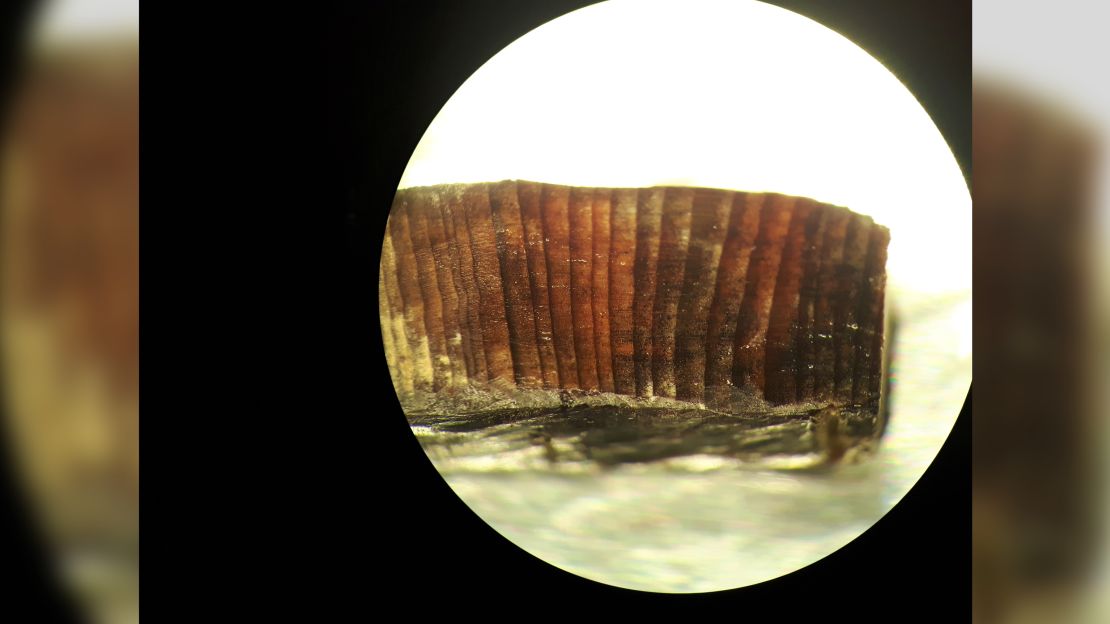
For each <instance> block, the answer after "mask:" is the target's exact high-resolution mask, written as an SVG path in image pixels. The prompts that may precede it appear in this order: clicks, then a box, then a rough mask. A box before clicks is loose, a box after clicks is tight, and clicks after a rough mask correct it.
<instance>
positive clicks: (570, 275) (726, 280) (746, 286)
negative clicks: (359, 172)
mask: <svg viewBox="0 0 1110 624" xmlns="http://www.w3.org/2000/svg"><path fill="white" fill-rule="evenodd" d="M387 229H388V235H387V240H386V242H385V243H386V244H385V245H384V248H383V253H382V261H381V276H380V279H379V286H378V289H379V297H380V298H381V300H380V303H379V313H380V315H381V324H382V331H383V342H384V343H385V344H386V347H387V351H388V353H387V363H388V365H389V370H390V374H391V375H393V376H394V378H395V379H394V381H395V388H396V389H397V392H398V394H399V395H407V394H413V393H420V392H431V393H436V392H445V391H449V390H450V389H451V388H460V387H477V388H481V387H484V384H488V383H490V382H496V384H500V385H501V386H502V387H504V386H505V384H508V385H509V386H515V387H517V388H522V389H528V388H533V389H539V388H547V389H557V390H567V391H578V392H587V393H597V392H605V393H615V394H623V395H627V396H635V397H643V398H651V397H659V398H668V399H678V400H683V401H689V402H693V403H699V404H704V405H707V406H709V407H713V408H721V409H731V408H734V407H736V406H739V405H741V404H745V405H754V404H755V403H752V402H751V400H750V399H759V400H763V401H766V402H767V403H769V404H772V405H785V404H793V403H813V404H823V405H841V406H858V407H864V408H867V409H872V410H874V409H877V406H878V399H879V393H880V391H881V388H882V383H881V382H882V370H881V365H882V354H883V322H884V318H883V313H884V309H885V308H884V298H885V286H886V252H887V246H888V245H889V241H890V233H889V231H888V230H887V229H886V228H884V227H882V226H880V225H877V224H875V223H874V222H873V221H872V219H871V218H870V217H866V216H862V215H858V214H855V213H852V212H851V211H850V210H848V209H846V208H842V207H837V206H831V205H828V204H823V203H820V202H817V201H815V200H812V199H808V198H798V197H791V196H786V195H781V194H776V193H744V192H734V191H726V190H718V189H700V188H688V187H674V186H671V187H652V188H643V189H628V188H624V189H622V188H617V189H609V188H580V187H570V186H561V185H553V184H543V183H538V182H527V181H502V182H497V183H492V184H456V185H442V186H435V187H421V188H414V189H406V190H403V191H399V192H398V194H397V199H396V201H395V202H394V209H393V212H392V214H391V215H390V218H389V221H388V228H387ZM745 397H748V398H745ZM745 401H746V403H745ZM736 408H737V409H740V408H738V407H736Z"/></svg>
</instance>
